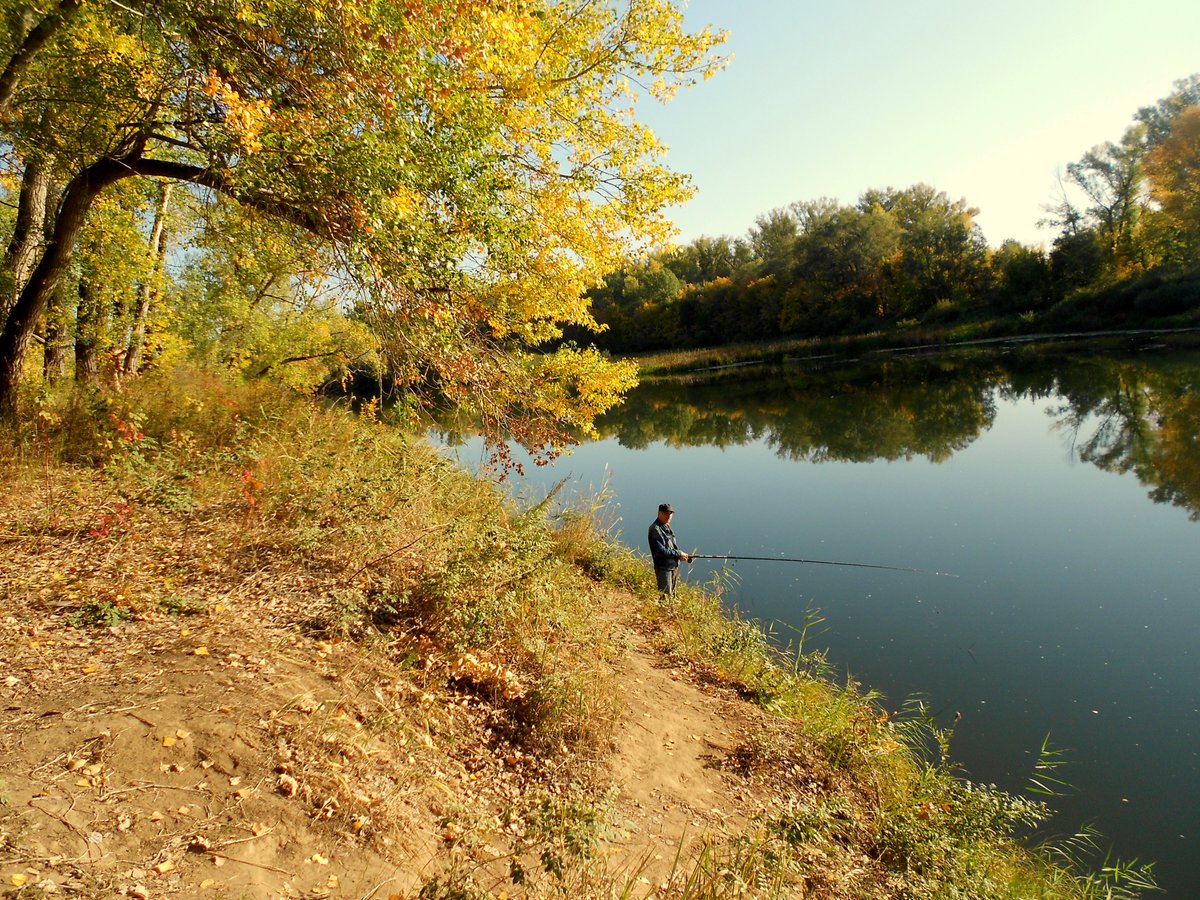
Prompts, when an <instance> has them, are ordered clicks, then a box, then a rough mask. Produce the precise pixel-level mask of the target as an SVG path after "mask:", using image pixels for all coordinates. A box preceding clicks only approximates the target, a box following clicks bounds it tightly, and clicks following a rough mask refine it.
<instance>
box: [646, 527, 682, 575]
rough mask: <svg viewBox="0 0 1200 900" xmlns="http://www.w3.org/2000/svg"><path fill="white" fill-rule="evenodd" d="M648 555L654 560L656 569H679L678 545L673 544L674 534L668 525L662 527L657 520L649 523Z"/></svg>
mask: <svg viewBox="0 0 1200 900" xmlns="http://www.w3.org/2000/svg"><path fill="white" fill-rule="evenodd" d="M649 539H650V555H651V556H652V557H653V558H654V568H656V569H678V568H679V545H678V544H676V543H675V532H673V531H672V530H671V526H670V525H664V524H663V523H662V522H660V521H659V520H658V519H655V520H654V521H653V522H651V523H650V533H649Z"/></svg>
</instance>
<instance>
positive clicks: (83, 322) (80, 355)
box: [75, 275, 102, 384]
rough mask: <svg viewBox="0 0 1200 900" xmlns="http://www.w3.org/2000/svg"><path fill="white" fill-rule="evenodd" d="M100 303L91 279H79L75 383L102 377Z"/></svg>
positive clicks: (94, 380) (94, 381)
mask: <svg viewBox="0 0 1200 900" xmlns="http://www.w3.org/2000/svg"><path fill="white" fill-rule="evenodd" d="M101 330H102V329H101V324H100V304H99V303H97V302H96V294H95V291H94V290H93V289H92V284H91V281H90V279H89V278H88V277H87V276H86V275H85V276H84V277H83V278H81V279H80V280H79V310H78V312H76V313H75V383H76V384H95V383H96V382H97V381H99V379H100V361H99V360H98V359H97V357H96V353H97V348H98V347H99V344H100V332H101Z"/></svg>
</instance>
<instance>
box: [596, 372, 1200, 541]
mask: <svg viewBox="0 0 1200 900" xmlns="http://www.w3.org/2000/svg"><path fill="white" fill-rule="evenodd" d="M1198 384H1200V356H1197V355H1194V354H1193V355H1188V356H1186V357H1181V356H1180V355H1178V354H1172V355H1170V356H1157V355H1145V354H1139V355H1135V356H1110V355H1106V356H1099V355H1079V354H1069V353H1064V352H1054V351H1051V350H1041V351H1037V352H1035V351H1032V350H1029V349H1025V350H1020V351H1007V352H999V353H972V354H961V355H956V356H954V357H945V356H941V357H938V358H936V359H933V358H903V359H888V360H884V361H881V362H870V363H867V362H860V363H857V364H854V365H850V366H838V367H829V368H827V369H823V370H822V369H816V370H814V369H803V370H800V369H797V368H794V367H793V368H791V369H788V368H786V367H785V368H782V369H778V370H772V371H770V372H764V371H763V370H761V369H756V370H747V369H736V370H729V371H728V372H727V373H726V374H720V375H717V376H710V377H706V378H698V377H694V376H693V377H688V378H683V379H673V380H657V381H649V382H646V383H644V384H643V385H641V386H640V387H639V388H638V389H637V390H636V391H635V392H634V393H633V394H632V395H631V396H630V397H629V399H628V400H627V401H626V403H624V404H623V405H622V406H621V407H619V408H617V409H616V410H613V411H612V412H610V413H609V414H608V415H606V416H605V417H604V418H603V419H602V420H601V421H600V422H599V423H598V427H599V430H600V433H601V436H602V437H605V438H609V437H613V438H616V439H617V441H618V442H619V443H620V444H621V445H622V446H624V447H628V448H631V449H642V448H645V447H648V446H650V445H651V444H653V443H659V442H661V443H666V444H668V445H670V446H674V447H697V446H716V447H729V446H736V445H744V444H750V443H757V442H763V443H765V444H766V445H767V446H769V447H771V448H772V449H773V450H774V451H775V452H776V453H777V454H778V455H779V456H780V457H781V458H783V459H788V460H793V461H805V462H815V463H820V462H871V461H874V460H899V459H905V460H908V459H913V458H914V457H924V458H926V459H928V460H930V461H932V462H944V461H945V460H947V459H949V458H950V457H951V456H953V454H955V453H956V452H958V451H960V450H963V449H965V448H966V447H968V446H970V444H971V443H972V442H973V441H975V440H976V439H977V438H978V437H979V436H980V435H981V434H983V432H985V431H987V430H988V429H989V428H991V426H992V424H993V422H994V420H995V416H996V398H997V397H1000V398H1003V399H1006V400H1019V399H1031V400H1042V399H1044V400H1047V401H1048V402H1050V404H1051V405H1049V406H1048V407H1047V410H1046V412H1047V415H1048V416H1050V417H1051V418H1052V419H1053V420H1054V426H1055V427H1056V428H1057V429H1058V430H1059V431H1060V432H1062V433H1063V435H1064V436H1065V438H1066V440H1067V442H1068V446H1069V447H1070V448H1071V450H1072V452H1073V453H1074V454H1075V455H1076V456H1077V458H1078V459H1080V460H1082V461H1084V462H1087V463H1091V464H1092V465H1095V466H1097V467H1098V468H1100V469H1103V470H1105V471H1109V472H1115V473H1127V472H1128V473H1133V474H1135V475H1136V476H1137V478H1138V479H1139V480H1140V481H1141V482H1142V484H1144V485H1146V486H1147V487H1148V488H1149V489H1150V490H1149V494H1150V497H1151V498H1152V499H1154V501H1155V502H1158V503H1170V504H1173V505H1175V506H1180V507H1184V508H1186V509H1187V511H1188V515H1189V517H1190V518H1192V519H1193V520H1197V519H1200V444H1198V441H1197V432H1198V431H1200V393H1198V392H1197V390H1196V388H1197V386H1198Z"/></svg>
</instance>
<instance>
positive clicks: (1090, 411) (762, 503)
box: [450, 348, 1200, 897]
mask: <svg viewBox="0 0 1200 900" xmlns="http://www.w3.org/2000/svg"><path fill="white" fill-rule="evenodd" d="M1131 349H1133V348H1126V351H1129V350H1131ZM1197 388H1200V353H1182V352H1179V351H1173V352H1170V353H1167V352H1162V351H1161V350H1159V351H1158V352H1154V351H1151V350H1143V351H1142V352H1137V353H1133V352H1117V351H1114V350H1112V349H1110V350H1109V351H1107V352H1106V354H1105V355H1098V354H1095V353H1081V352H1074V353H1071V352H1068V351H1066V350H1062V349H1053V348H1042V349H1041V350H1039V351H1034V350H1031V349H1026V350H1022V351H1020V352H1018V351H1010V352H1005V353H995V352H993V353H990V354H981V355H978V356H966V357H961V358H954V359H946V358H941V359H937V360H929V359H890V360H884V361H875V362H858V363H855V364H852V365H842V366H838V367H829V368H825V369H822V370H812V369H800V368H783V369H779V370H775V371H772V372H763V371H758V372H745V371H739V372H737V373H736V374H726V375H724V376H723V377H716V378H712V379H710V380H706V381H700V380H693V381H690V382H687V383H683V382H673V383H653V384H646V385H643V386H642V387H640V388H639V389H638V390H637V391H636V392H635V393H634V394H633V395H632V396H631V397H630V398H629V399H628V401H627V402H626V404H625V405H624V406H623V407H622V408H621V409H620V410H618V411H617V412H616V413H615V414H613V415H611V416H609V417H608V418H606V419H605V421H604V422H603V423H602V424H601V431H602V435H603V437H602V439H601V440H598V441H593V442H590V443H586V444H583V445H582V446H580V447H578V448H577V449H576V450H575V451H574V453H573V454H572V455H570V456H568V457H564V458H563V459H560V460H559V461H558V462H557V464H556V465H555V466H553V467H549V468H547V469H541V470H539V469H535V468H534V467H528V468H527V473H528V474H527V476H526V477H525V478H524V479H517V480H516V485H515V488H514V489H515V490H516V491H517V492H518V493H520V494H524V495H525V496H527V497H530V498H532V499H540V497H541V496H544V494H545V491H546V490H548V489H549V488H550V487H551V486H552V485H553V484H555V483H557V482H558V481H559V480H561V479H562V478H564V477H569V478H570V479H571V484H572V485H573V488H574V490H575V491H576V492H578V493H584V494H588V493H594V492H596V491H598V490H599V489H600V488H601V487H602V486H604V485H607V496H608V497H609V501H608V502H609V513H610V516H611V517H612V518H613V519H614V520H616V521H618V525H617V531H618V537H619V538H620V539H621V540H622V541H623V542H625V543H627V544H629V545H630V546H632V547H635V548H638V549H639V550H643V551H644V547H643V544H644V542H645V533H646V526H647V525H648V524H649V523H650V521H651V520H652V519H653V518H654V513H655V509H656V507H657V505H658V503H659V502H661V501H664V500H669V501H671V502H672V503H673V504H674V505H675V508H676V510H677V512H676V516H675V521H674V527H675V531H676V534H677V535H678V537H679V539H680V544H681V546H683V547H685V548H692V549H696V550H698V551H699V552H701V553H729V554H736V555H744V556H798V557H805V558H815V559H826V560H845V561H854V562H864V563H875V564H880V565H889V566H905V567H914V568H920V569H929V570H935V571H942V572H953V573H956V574H957V575H958V576H959V577H958V578H945V577H933V576H929V575H921V574H912V573H904V572H891V571H878V570H871V569H857V568H840V567H832V566H818V565H793V564H785V563H775V562H767V563H753V562H739V563H737V564H736V567H735V568H734V573H735V575H736V583H735V586H734V588H733V590H732V591H731V593H730V594H728V595H727V596H729V597H730V598H731V601H732V602H735V603H736V604H737V605H738V606H739V607H740V608H741V609H742V610H743V611H744V612H745V613H746V614H748V615H751V616H754V617H757V618H760V619H762V620H764V621H765V622H776V623H780V624H777V625H776V626H775V629H776V631H777V632H778V633H779V634H781V635H783V636H785V637H786V636H787V635H788V634H789V633H790V632H789V630H788V628H787V626H789V625H790V626H793V627H797V626H800V625H802V624H803V623H804V620H805V617H806V614H808V613H809V612H810V611H819V613H820V615H821V616H822V617H823V618H824V620H825V621H824V624H823V625H822V626H821V627H822V629H823V630H822V631H821V632H820V633H819V634H818V635H817V636H816V637H815V639H814V638H813V637H811V636H810V638H809V645H808V646H809V647H810V648H813V647H819V648H823V649H827V651H828V656H829V659H830V661H831V662H833V663H834V664H836V665H837V666H838V668H839V669H840V670H842V671H843V672H845V673H848V674H849V675H850V676H852V677H853V678H854V679H855V680H857V681H860V682H861V683H862V684H863V685H864V687H866V688H869V689H872V690H875V691H878V692H879V693H881V694H883V695H884V697H885V698H886V699H885V703H886V704H887V705H888V706H890V707H893V708H898V707H899V706H900V705H901V704H902V703H903V702H904V701H905V700H906V698H909V697H912V696H920V697H922V698H924V699H925V700H926V702H927V704H928V706H929V708H931V709H932V710H933V711H934V712H935V713H936V714H937V718H938V721H939V723H941V724H942V725H949V724H950V722H951V721H952V720H953V718H954V715H955V713H956V712H958V713H961V714H962V719H961V722H960V724H959V725H958V726H957V728H956V730H955V733H954V738H953V742H952V751H953V755H954V758H955V759H956V760H957V761H959V762H960V763H961V764H962V767H963V770H964V774H965V775H966V776H967V777H969V778H971V779H972V780H975V781H980V782H985V783H994V784H997V785H998V786H1000V787H1002V788H1004V789H1006V790H1009V791H1013V792H1019V791H1022V790H1023V789H1024V788H1025V787H1026V786H1027V784H1028V782H1029V778H1030V775H1031V773H1032V768H1033V765H1034V762H1035V760H1036V758H1037V754H1038V750H1039V748H1040V747H1041V746H1042V742H1043V740H1044V739H1046V737H1047V736H1049V738H1050V742H1051V745H1052V746H1053V747H1056V748H1060V749H1062V750H1064V751H1065V755H1066V758H1067V760H1068V764H1067V767H1066V769H1065V770H1063V777H1064V778H1065V779H1066V780H1067V781H1069V782H1070V783H1071V785H1072V786H1073V790H1072V791H1071V792H1070V793H1069V794H1068V795H1067V796H1064V797H1062V798H1059V799H1056V800H1055V801H1053V806H1054V808H1055V809H1056V810H1057V811H1058V815H1057V816H1056V818H1055V820H1054V822H1053V823H1052V825H1053V833H1058V834H1067V833H1073V832H1074V831H1075V830H1076V829H1078V828H1079V827H1080V826H1081V825H1084V824H1085V823H1090V824H1094V825H1095V827H1096V828H1097V829H1099V831H1100V832H1102V834H1103V836H1104V838H1103V840H1104V846H1105V849H1108V848H1109V847H1111V849H1112V850H1113V852H1114V853H1115V854H1116V855H1117V856H1119V857H1120V858H1122V859H1125V860H1129V859H1132V858H1138V859H1142V860H1157V861H1158V866H1157V873H1158V877H1159V880H1160V883H1161V884H1162V885H1163V886H1164V887H1165V888H1167V890H1168V894H1169V895H1170V896H1173V897H1188V896H1195V895H1197V894H1198V893H1200V827H1198V826H1200V652H1198V651H1197V649H1196V646H1195V645H1196V642H1197V638H1198V636H1200V554H1198V553H1197V546H1198V543H1200V522H1197V518H1198V516H1200V446H1198V443H1197V434H1198V433H1200V391H1197ZM450 443H457V442H456V441H450ZM454 452H456V453H457V454H458V456H459V458H460V459H461V460H462V461H463V462H464V463H468V464H477V463H478V462H479V460H480V458H481V449H480V445H479V443H478V441H477V440H467V441H465V442H462V443H459V444H458V446H457V449H456V450H455V451H454ZM719 568H720V563H718V562H714V561H710V560H705V561H702V562H697V563H695V564H694V565H693V566H692V567H691V568H690V570H688V569H686V567H685V571H687V573H688V574H687V577H688V579H689V580H690V581H692V582H695V583H703V582H706V581H708V580H710V579H711V578H712V577H713V574H714V571H715V570H716V569H719Z"/></svg>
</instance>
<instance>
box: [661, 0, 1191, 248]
mask: <svg viewBox="0 0 1200 900" xmlns="http://www.w3.org/2000/svg"><path fill="white" fill-rule="evenodd" d="M687 22H688V25H689V26H691V27H700V26H702V25H705V24H708V23H712V24H714V25H717V26H720V27H723V28H725V29H726V30H728V31H729V32H730V38H729V41H728V43H727V45H726V47H727V50H728V51H729V52H730V53H732V54H733V56H734V58H733V61H732V62H731V63H730V65H729V67H728V69H726V70H725V71H724V72H722V73H720V74H719V75H717V76H716V77H715V78H713V79H711V80H709V81H707V82H703V83H701V84H699V85H697V86H696V87H694V88H692V89H691V90H689V91H684V92H681V93H680V94H679V95H678V97H676V99H675V100H674V101H672V102H671V103H670V104H668V105H667V106H665V107H663V106H659V105H658V104H656V103H654V102H653V101H650V100H648V99H646V100H643V101H642V102H641V103H640V104H639V107H638V109H639V116H640V118H642V119H644V120H645V121H647V122H649V123H650V124H651V125H652V126H654V128H655V130H656V131H657V132H658V134H659V136H660V137H661V138H662V139H663V140H664V141H665V142H666V143H667V144H668V146H669V148H670V152H669V155H668V160H669V162H670V165H671V166H672V167H673V168H675V169H677V170H680V171H684V172H688V173H690V174H691V175H692V176H693V179H694V182H695V184H696V186H697V187H698V188H699V193H698V195H697V196H696V197H695V198H694V199H693V200H692V201H691V202H690V203H689V204H688V205H687V206H686V207H683V208H680V209H677V210H675V211H674V213H673V217H674V219H675V221H676V223H677V224H678V225H679V227H680V229H681V233H680V236H679V239H680V240H681V241H690V240H693V239H695V238H697V237H699V236H701V235H710V236H716V235H721V234H728V235H734V236H743V235H744V234H745V233H746V231H747V229H749V228H750V226H751V225H752V224H753V223H754V219H755V217H756V216H759V215H761V214H763V213H765V212H767V211H769V210H771V209H773V208H775V207H779V206H786V205H788V204H789V203H792V202H793V201H797V200H811V199H815V198H817V197H822V196H828V197H833V198H835V199H837V200H839V201H841V202H843V203H853V202H855V201H856V200H857V199H858V196H859V195H860V194H861V193H862V192H863V191H865V190H867V189H868V188H882V187H888V186H892V187H898V188H899V187H907V186H909V185H911V184H915V183H916V182H919V181H924V182H926V183H928V184H931V185H933V186H934V187H935V188H937V189H939V190H941V191H944V192H945V193H946V194H947V195H949V196H950V197H951V198H952V199H959V198H965V199H966V200H967V201H968V202H969V203H970V204H971V205H972V206H975V207H978V208H979V209H980V210H981V212H980V215H979V217H978V219H977V221H978V222H979V224H980V226H981V227H982V229H983V231H984V234H985V235H986V236H987V238H988V241H989V242H990V243H992V244H993V245H997V244H999V243H1000V242H1001V241H1002V240H1003V239H1005V238H1009V237H1012V238H1016V239H1018V240H1021V241H1023V242H1025V243H1033V244H1037V243H1046V244H1049V242H1050V240H1051V239H1052V238H1053V233H1052V232H1051V231H1049V230H1046V229H1038V228H1037V227H1036V223H1037V220H1038V219H1039V218H1041V217H1042V216H1044V214H1045V213H1044V211H1043V210H1042V206H1043V205H1044V204H1046V203H1050V202H1052V201H1053V199H1054V197H1055V192H1056V175H1057V173H1059V172H1060V171H1063V170H1064V169H1065V166H1066V164H1067V163H1069V162H1072V161H1074V160H1077V159H1079V157H1080V156H1082V155H1083V153H1085V152H1086V151H1087V150H1088V149H1089V148H1090V147H1092V146H1094V145H1095V144H1099V143H1102V142H1104V141H1109V140H1114V141H1115V140H1117V139H1119V138H1120V136H1121V135H1122V133H1123V132H1124V131H1125V129H1126V128H1127V127H1128V126H1129V125H1130V124H1131V123H1132V117H1133V114H1134V113H1135V112H1136V111H1137V109H1138V107H1140V106H1147V105H1149V104H1151V103H1153V102H1155V101H1156V100H1158V99H1159V98H1161V97H1165V96H1166V95H1167V94H1169V93H1170V92H1171V91H1172V89H1173V85H1174V82H1175V81H1177V80H1178V79H1180V78H1184V77H1186V76H1188V75H1191V74H1193V73H1195V72H1200V0H1137V2H1129V0H1004V2H981V0H956V2H954V0H907V2H900V0H845V2H839V0H827V2H822V3H816V2H810V0H741V2H731V0H692V2H691V4H690V6H689V7H688V11H687Z"/></svg>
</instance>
